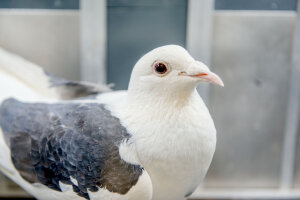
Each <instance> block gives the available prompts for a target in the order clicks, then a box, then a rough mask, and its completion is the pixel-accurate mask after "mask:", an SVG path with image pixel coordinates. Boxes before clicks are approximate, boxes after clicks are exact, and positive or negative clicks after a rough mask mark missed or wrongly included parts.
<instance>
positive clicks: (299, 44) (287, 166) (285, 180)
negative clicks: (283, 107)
mask: <svg viewBox="0 0 300 200" xmlns="http://www.w3.org/2000/svg"><path fill="white" fill-rule="evenodd" d="M293 45H294V46H293V55H292V70H291V79H290V92H289V100H288V107H287V116H286V127H285V135H284V146H283V154H282V166H281V188H282V189H289V188H291V187H292V186H293V183H294V173H295V161H296V151H297V137H298V135H297V133H298V122H299V114H298V111H299V101H300V81H299V76H300V2H298V16H297V22H296V29H295V33H294V43H293Z"/></svg>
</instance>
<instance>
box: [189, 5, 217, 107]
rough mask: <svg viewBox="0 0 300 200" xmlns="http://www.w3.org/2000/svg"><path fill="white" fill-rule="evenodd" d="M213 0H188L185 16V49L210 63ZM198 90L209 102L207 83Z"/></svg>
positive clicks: (200, 59) (204, 61) (207, 63)
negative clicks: (186, 15) (186, 14)
mask: <svg viewBox="0 0 300 200" xmlns="http://www.w3.org/2000/svg"><path fill="white" fill-rule="evenodd" d="M213 11H214V0H202V1H199V0H189V1H188V17H187V34H186V35H187V36H186V44H187V49H188V50H189V52H190V53H191V55H192V56H193V57H194V58H195V59H197V60H199V61H202V62H203V63H205V64H206V65H208V66H209V65H210V56H211V35H212V21H213ZM198 91H199V93H200V95H201V97H202V98H203V100H204V101H205V103H206V104H208V102H209V85H208V84H202V85H200V86H199V87H198Z"/></svg>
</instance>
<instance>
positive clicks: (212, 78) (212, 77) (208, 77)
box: [188, 71, 224, 87]
mask: <svg viewBox="0 0 300 200" xmlns="http://www.w3.org/2000/svg"><path fill="white" fill-rule="evenodd" d="M188 76H190V77H199V78H201V79H203V80H205V81H206V82H209V83H212V84H215V85H219V86H221V87H224V83H223V81H222V79H221V78H220V77H219V76H218V75H217V74H215V73H213V72H211V71H209V72H205V73H199V74H191V75H188Z"/></svg>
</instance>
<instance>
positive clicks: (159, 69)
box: [154, 62, 168, 74]
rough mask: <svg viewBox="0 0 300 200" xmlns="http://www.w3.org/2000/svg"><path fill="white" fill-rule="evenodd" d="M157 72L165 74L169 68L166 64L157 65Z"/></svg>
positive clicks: (155, 67)
mask: <svg viewBox="0 0 300 200" xmlns="http://www.w3.org/2000/svg"><path fill="white" fill-rule="evenodd" d="M154 69H155V72H156V73H158V74H165V73H167V72H168V68H167V66H166V65H165V64H164V63H161V62H160V63H156V64H155V66H154Z"/></svg>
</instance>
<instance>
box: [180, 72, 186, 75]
mask: <svg viewBox="0 0 300 200" xmlns="http://www.w3.org/2000/svg"><path fill="white" fill-rule="evenodd" d="M178 75H186V72H179V73H178Z"/></svg>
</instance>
